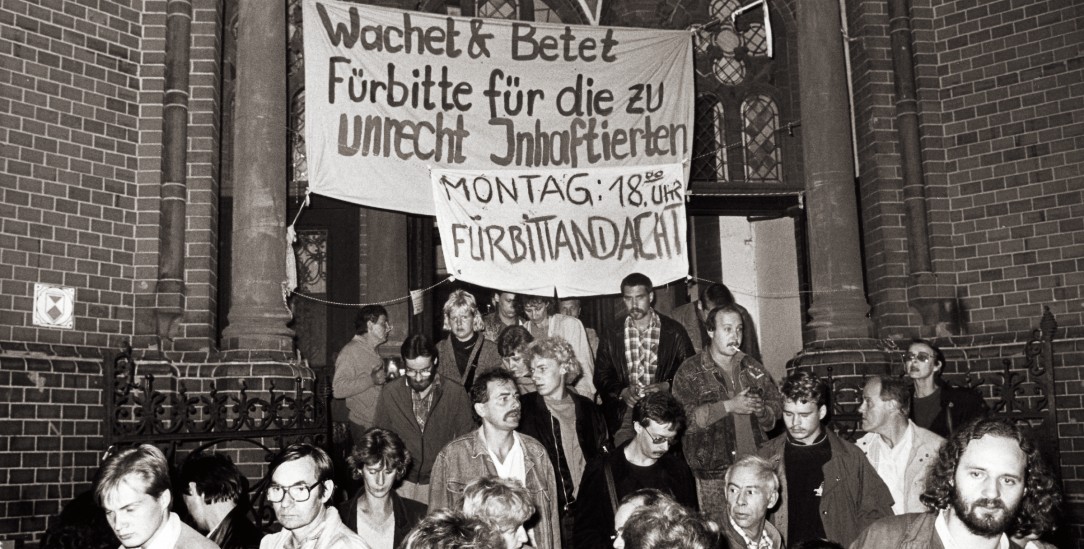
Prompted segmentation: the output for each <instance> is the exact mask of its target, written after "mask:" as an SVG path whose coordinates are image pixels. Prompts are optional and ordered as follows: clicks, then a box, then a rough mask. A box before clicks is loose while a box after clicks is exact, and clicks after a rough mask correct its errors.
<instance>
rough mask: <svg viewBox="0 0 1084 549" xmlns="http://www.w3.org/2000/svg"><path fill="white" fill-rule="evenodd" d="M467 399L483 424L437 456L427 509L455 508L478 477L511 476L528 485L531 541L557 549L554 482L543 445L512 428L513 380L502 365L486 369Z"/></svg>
mask: <svg viewBox="0 0 1084 549" xmlns="http://www.w3.org/2000/svg"><path fill="white" fill-rule="evenodd" d="M470 399H471V403H473V405H474V413H475V415H477V416H478V417H480V418H481V419H482V427H481V428H479V429H477V430H475V431H472V432H470V433H468V434H466V435H463V436H461V437H459V438H457V439H455V440H453V441H451V442H449V443H448V445H447V446H445V447H444V449H442V450H441V451H440V453H439V454H437V460H436V463H434V464H433V473H432V476H431V479H432V482H431V483H430V487H429V509H430V511H434V510H437V509H444V508H457V507H459V506H460V505H461V503H462V501H463V487H464V486H466V485H467V484H468V483H470V481H472V480H474V479H476V478H478V477H482V476H486V475H491V476H493V475H495V476H499V477H501V478H509V479H514V480H517V481H519V482H520V484H523V485H524V486H525V487H526V488H527V491H528V492H529V493H530V494H531V498H532V501H531V502H532V503H533V504H534V506H535V508H536V509H537V511H538V520H537V521H536V522H535V523H534V526H533V527H532V528H531V529H530V531H529V532H528V535H529V536H530V537H531V540H532V541H533V543H532V545H533V546H534V547H536V548H538V549H551V548H556V549H560V547H561V527H560V521H559V519H558V513H557V480H556V479H555V478H554V472H553V466H552V465H550V460H549V456H547V454H546V448H545V447H544V446H542V444H541V443H540V442H538V441H537V440H535V439H534V438H532V437H530V436H527V435H523V434H520V433H517V432H516V431H515V429H516V427H518V426H519V421H520V402H519V391H518V390H517V389H516V380H515V378H514V377H513V376H512V374H510V373H508V372H506V371H505V370H503V369H500V368H497V369H495V370H490V371H488V372H484V373H482V374H480V375H479V376H478V379H477V382H476V383H475V385H474V387H472V388H471V391H470Z"/></svg>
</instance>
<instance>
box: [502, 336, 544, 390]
mask: <svg viewBox="0 0 1084 549" xmlns="http://www.w3.org/2000/svg"><path fill="white" fill-rule="evenodd" d="M532 341H534V336H532V335H531V332H530V330H528V329H527V328H524V327H523V326H520V325H519V324H515V325H512V326H508V327H506V328H504V329H503V330H501V333H500V335H498V336H497V354H499V355H501V364H502V365H504V369H505V370H508V371H509V372H512V375H514V376H516V387H517V388H518V389H519V394H521V395H522V394H526V393H530V392H532V391H534V390H536V389H535V386H534V380H533V379H531V370H530V368H529V367H528V365H527V359H526V356H527V355H526V353H527V346H528V345H530V344H531V342H532Z"/></svg>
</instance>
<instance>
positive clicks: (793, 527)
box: [759, 370, 892, 545]
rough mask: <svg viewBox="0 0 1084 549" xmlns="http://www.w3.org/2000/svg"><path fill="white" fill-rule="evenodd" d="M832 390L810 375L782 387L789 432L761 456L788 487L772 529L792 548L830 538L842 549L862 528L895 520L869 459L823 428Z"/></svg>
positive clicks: (798, 376) (796, 376)
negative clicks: (841, 545) (829, 394)
mask: <svg viewBox="0 0 1084 549" xmlns="http://www.w3.org/2000/svg"><path fill="white" fill-rule="evenodd" d="M827 414H828V387H827V385H826V384H825V383H824V382H823V381H822V380H821V379H820V378H818V377H817V376H816V375H814V374H813V373H812V372H810V371H808V370H799V371H797V372H795V373H793V374H791V375H790V376H789V377H787V379H786V381H785V382H783V423H784V424H785V425H786V427H787V432H786V433H784V434H782V435H780V436H778V437H776V438H773V439H772V440H769V441H768V442H767V443H766V444H764V446H763V447H762V448H761V449H760V453H759V455H760V456H761V457H763V458H765V459H767V460H768V461H770V462H771V463H772V465H773V466H775V468H776V471H778V472H779V478H780V480H781V481H782V482H783V489H782V492H783V493H782V496H781V500H780V503H779V508H778V509H777V510H776V511H775V514H774V515H773V516H772V523H773V524H775V526H776V527H777V528H779V530H780V532H782V533H783V539H785V540H787V545H797V544H799V543H801V542H804V541H806V540H810V539H817V538H827V539H830V540H833V541H836V542H839V543H841V544H843V545H847V544H849V543H850V542H852V541H854V538H855V537H857V536H858V533H859V532H861V531H862V529H863V528H865V527H866V526H869V525H870V524H872V523H873V521H875V520H877V519H880V518H882V517H887V516H890V515H891V514H892V494H891V493H889V491H888V487H887V486H885V483H884V482H883V481H882V480H881V477H879V476H877V471H874V470H873V466H872V465H870V463H869V460H867V459H866V456H865V454H863V453H862V451H861V450H859V449H858V447H856V446H855V445H854V444H851V443H850V442H847V441H846V440H843V438H842V437H840V436H839V435H837V434H835V433H834V432H832V430H831V429H828V428H826V427H825V426H824V424H823V423H822V421H823V420H824V417H825V416H826V415H827Z"/></svg>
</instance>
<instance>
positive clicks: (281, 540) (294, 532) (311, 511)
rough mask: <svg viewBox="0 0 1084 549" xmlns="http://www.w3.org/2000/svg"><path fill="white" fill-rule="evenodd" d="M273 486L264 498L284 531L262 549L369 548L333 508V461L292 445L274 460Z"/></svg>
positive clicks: (315, 449) (318, 451)
mask: <svg viewBox="0 0 1084 549" xmlns="http://www.w3.org/2000/svg"><path fill="white" fill-rule="evenodd" d="M269 468H270V474H271V484H270V486H268V487H267V492H266V494H265V496H266V498H267V501H269V502H271V507H272V508H273V509H274V511H275V517H276V518H277V519H278V521H279V524H281V525H282V531H281V532H279V533H277V534H270V535H268V536H265V537H264V538H263V541H261V542H260V549H287V548H294V547H319V548H320V549H356V548H358V547H364V548H366V549H368V547H369V546H368V545H367V544H366V543H365V541H364V540H362V539H361V538H360V537H358V535H357V534H355V533H354V532H351V531H350V529H349V528H347V527H346V525H345V524H343V522H342V520H341V519H340V518H339V512H338V511H337V510H336V509H335V508H334V507H328V502H330V501H331V496H332V495H333V494H334V492H335V482H334V481H333V480H332V478H333V477H334V473H335V471H334V467H333V466H332V464H331V457H329V456H328V455H327V453H326V452H324V451H323V450H321V449H320V448H318V447H316V446H313V445H311V444H308V443H297V444H291V445H290V446H288V447H286V449H285V450H283V451H282V452H281V453H279V454H278V455H276V456H275V458H274V459H273V460H271V464H270V466H269Z"/></svg>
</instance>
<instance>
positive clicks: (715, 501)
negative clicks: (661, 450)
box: [674, 304, 783, 524]
mask: <svg viewBox="0 0 1084 549" xmlns="http://www.w3.org/2000/svg"><path fill="white" fill-rule="evenodd" d="M707 328H708V336H709V337H710V340H711V344H710V345H708V346H707V347H705V348H704V350H703V351H701V352H700V353H699V354H697V355H695V356H693V357H692V358H690V359H688V360H686V361H685V363H684V364H682V365H681V367H680V368H678V372H677V375H675V376H674V397H676V398H677V399H678V400H679V401H681V404H682V405H683V406H685V413H686V414H687V415H688V416H689V418H690V420H691V421H689V430H688V431H686V432H685V438H684V439H683V441H682V442H683V446H684V451H685V459H686V461H688V463H689V467H690V468H692V471H693V474H694V475H696V491H697V494H698V496H699V498H700V506H701V508H703V509H704V511H705V512H708V513H710V514H711V518H712V519H713V520H715V521H716V522H718V523H720V524H722V523H723V522H724V521H725V520H726V516H725V515H726V513H725V509H726V489H727V485H726V479H725V476H724V475H725V474H726V469H727V467H729V466H730V464H731V463H734V462H735V461H737V460H738V458H740V457H741V456H744V455H749V454H754V453H756V451H757V447H758V446H759V445H760V444H762V443H763V442H764V441H766V440H767V439H768V436H767V435H766V434H765V433H767V432H768V431H769V430H771V429H772V428H773V427H775V423H776V422H777V421H778V420H779V417H780V416H781V415H782V413H783V397H782V396H781V395H780V394H779V388H778V387H776V385H775V380H773V379H772V376H771V375H770V374H768V371H767V370H766V369H764V366H763V365H762V364H761V363H760V362H758V361H757V360H756V359H755V358H753V357H751V356H749V355H747V354H745V353H743V352H741V351H740V350H739V349H740V346H741V342H742V334H743V322H742V315H741V311H740V310H739V309H738V308H737V307H736V306H734V304H730V305H723V306H721V307H715V308H714V309H712V310H711V311H710V312H709V313H708V316H707Z"/></svg>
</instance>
